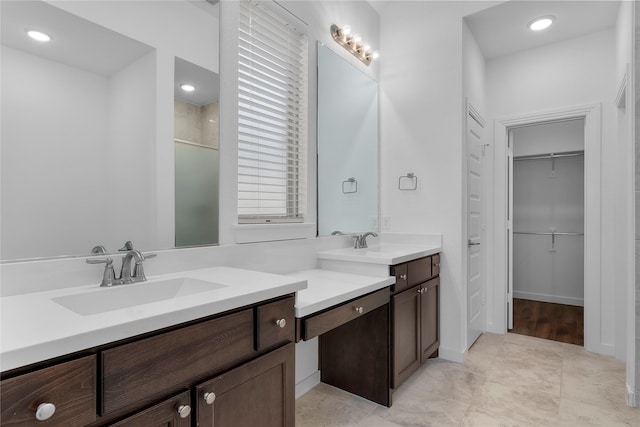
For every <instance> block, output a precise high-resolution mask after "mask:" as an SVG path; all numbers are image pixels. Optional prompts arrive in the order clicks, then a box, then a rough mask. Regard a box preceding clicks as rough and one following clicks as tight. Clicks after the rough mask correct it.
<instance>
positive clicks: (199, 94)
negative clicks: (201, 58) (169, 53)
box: [173, 58, 220, 106]
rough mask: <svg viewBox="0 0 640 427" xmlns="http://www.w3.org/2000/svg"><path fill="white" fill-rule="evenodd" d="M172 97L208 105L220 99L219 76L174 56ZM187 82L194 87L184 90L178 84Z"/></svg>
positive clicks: (195, 103)
mask: <svg viewBox="0 0 640 427" xmlns="http://www.w3.org/2000/svg"><path fill="white" fill-rule="evenodd" d="M174 79H175V86H174V88H173V90H174V97H176V98H178V99H181V100H183V101H186V102H188V103H190V104H194V105H200V106H202V105H208V104H211V103H212V102H215V101H218V100H219V99H220V76H219V75H218V74H216V73H214V72H213V71H210V70H207V69H205V68H202V67H199V66H197V65H195V64H192V63H191V62H189V61H185V60H183V59H181V58H176V61H175V76H174ZM183 83H189V84H192V85H194V86H195V87H196V90H195V91H193V92H185V91H183V90H182V89H180V85H181V84H183Z"/></svg>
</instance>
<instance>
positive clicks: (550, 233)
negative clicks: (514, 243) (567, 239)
mask: <svg viewBox="0 0 640 427" xmlns="http://www.w3.org/2000/svg"><path fill="white" fill-rule="evenodd" d="M513 234H532V235H535V236H584V233H568V232H567V233H563V232H560V231H547V232H544V233H534V232H531V231H514V232H513Z"/></svg>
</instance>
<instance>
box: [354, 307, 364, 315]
mask: <svg viewBox="0 0 640 427" xmlns="http://www.w3.org/2000/svg"><path fill="white" fill-rule="evenodd" d="M363 311H364V308H362V307H356V313H358V314H362V312H363Z"/></svg>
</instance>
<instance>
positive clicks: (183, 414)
mask: <svg viewBox="0 0 640 427" xmlns="http://www.w3.org/2000/svg"><path fill="white" fill-rule="evenodd" d="M190 414H191V406H189V405H180V406H179V407H178V415H180V418H187V417H188V416H189V415H190Z"/></svg>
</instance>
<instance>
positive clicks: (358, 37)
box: [352, 34, 362, 43]
mask: <svg viewBox="0 0 640 427" xmlns="http://www.w3.org/2000/svg"><path fill="white" fill-rule="evenodd" d="M352 40H353V42H354V43H360V42H361V41H362V36H361V35H360V34H354V35H353V39H352Z"/></svg>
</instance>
